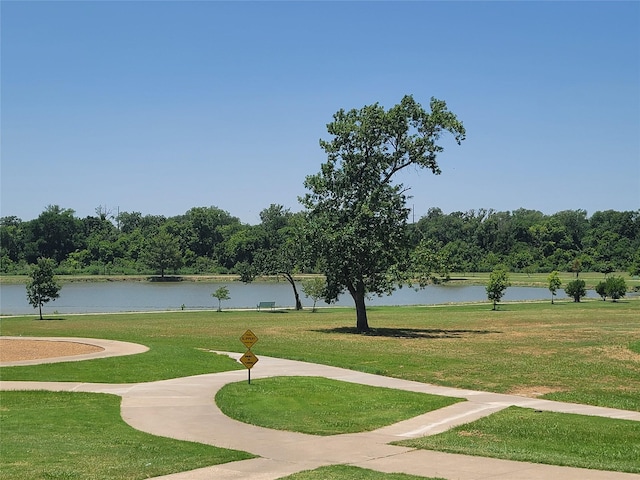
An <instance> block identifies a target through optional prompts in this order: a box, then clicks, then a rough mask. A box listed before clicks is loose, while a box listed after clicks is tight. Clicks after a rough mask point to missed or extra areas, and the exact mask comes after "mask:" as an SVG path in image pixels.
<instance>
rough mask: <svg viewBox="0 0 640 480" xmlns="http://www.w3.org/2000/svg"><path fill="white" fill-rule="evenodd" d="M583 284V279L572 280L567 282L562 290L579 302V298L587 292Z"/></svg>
mask: <svg viewBox="0 0 640 480" xmlns="http://www.w3.org/2000/svg"><path fill="white" fill-rule="evenodd" d="M585 285H586V284H585V283H584V280H580V279H577V280H573V281H572V282H569V283H567V286H566V287H565V289H564V291H565V293H566V294H567V295H569V296H570V297H571V298H573V301H574V302H579V301H580V299H581V298H582V297H584V296H585V295H586V294H587V288H586V286H585Z"/></svg>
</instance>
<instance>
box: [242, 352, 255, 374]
mask: <svg viewBox="0 0 640 480" xmlns="http://www.w3.org/2000/svg"><path fill="white" fill-rule="evenodd" d="M240 362H241V363H242V364H243V365H244V366H245V367H247V368H248V369H249V370H251V367H253V366H254V365H255V364H256V363H258V357H256V356H255V355H254V354H253V352H252V351H251V350H249V351H248V352H246V353H245V354H244V355H242V356H241V357H240Z"/></svg>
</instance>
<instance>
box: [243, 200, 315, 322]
mask: <svg viewBox="0 0 640 480" xmlns="http://www.w3.org/2000/svg"><path fill="white" fill-rule="evenodd" d="M260 219H261V220H262V222H261V224H260V227H261V228H262V229H263V231H264V234H265V237H266V245H265V248H264V249H262V250H261V251H259V252H258V253H257V254H256V256H255V263H254V265H255V266H256V268H257V270H258V272H259V273H260V274H261V275H279V276H281V277H283V278H284V279H285V280H286V281H287V282H289V285H291V289H292V290H293V296H294V300H295V305H296V310H302V301H301V300H300V294H299V293H298V289H297V286H296V282H295V279H294V275H295V274H296V273H300V272H302V271H305V268H306V267H308V263H309V259H308V249H307V248H306V243H305V241H304V240H305V238H304V228H303V225H304V221H305V217H304V215H303V214H292V213H291V212H290V211H289V210H288V209H286V208H284V207H283V206H282V205H277V204H271V205H270V206H269V208H266V209H264V210H262V211H261V212H260Z"/></svg>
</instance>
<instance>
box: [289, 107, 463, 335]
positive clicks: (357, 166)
mask: <svg viewBox="0 0 640 480" xmlns="http://www.w3.org/2000/svg"><path fill="white" fill-rule="evenodd" d="M430 107H431V111H430V112H427V111H425V110H424V109H423V107H422V106H421V105H420V104H419V103H418V102H416V101H415V100H414V99H413V97H412V96H410V95H407V96H405V97H403V98H402V100H401V102H400V103H399V104H398V105H395V106H393V107H391V108H390V109H389V110H385V108H384V107H382V106H381V105H379V104H377V103H376V104H373V105H368V106H365V107H363V108H361V109H352V110H349V111H345V110H342V109H341V110H339V111H338V112H337V113H335V114H334V116H333V121H332V122H331V123H329V124H328V125H327V130H328V132H329V134H330V135H331V136H332V138H331V140H329V141H324V140H321V141H320V146H321V147H322V149H323V150H324V151H325V152H326V154H327V162H326V163H323V164H322V166H321V170H320V172H319V173H318V174H316V175H310V176H308V177H307V178H306V180H305V187H306V188H307V189H308V190H310V193H307V194H306V195H305V196H304V197H303V198H301V199H300V200H301V202H302V204H303V205H304V206H305V207H306V208H307V209H308V220H309V221H308V223H307V231H308V238H309V243H310V245H312V250H313V251H314V253H315V256H316V259H317V261H318V265H320V267H321V268H322V270H323V273H324V274H325V277H326V279H327V291H326V300H328V301H332V300H335V299H337V298H338V297H339V296H340V295H341V294H342V293H344V292H345V291H348V292H349V294H350V295H351V297H352V299H353V301H354V304H355V307H356V308H355V310H356V329H357V330H358V331H359V332H366V331H368V330H369V323H368V319H367V310H366V303H365V299H366V297H367V295H370V294H375V295H384V294H389V293H390V292H392V291H393V290H394V289H395V288H396V286H397V282H396V281H395V279H393V278H392V277H390V275H389V271H390V269H392V268H393V267H395V266H396V265H397V264H398V263H399V262H401V261H402V260H403V259H405V258H406V256H407V253H408V248H409V238H408V229H407V218H408V216H409V213H410V209H409V208H407V205H406V196H405V192H406V190H407V189H406V188H405V187H404V185H402V184H399V183H396V182H395V179H396V173H398V172H400V171H401V170H403V169H405V168H406V167H414V168H416V169H420V168H426V169H429V170H431V171H432V172H433V173H435V174H439V173H440V168H439V166H438V163H437V162H436V157H437V155H438V154H439V153H441V152H442V151H443V147H442V146H441V145H439V143H438V142H439V140H440V139H441V137H442V136H443V134H444V133H446V132H449V133H451V134H452V135H453V138H454V140H455V141H456V142H457V143H460V142H461V141H462V140H463V139H464V137H465V130H464V127H463V125H462V123H461V122H460V121H459V120H458V118H457V117H456V116H455V115H454V114H453V113H452V112H450V111H448V109H447V106H446V103H445V102H444V101H442V100H437V99H435V98H432V99H431V103H430Z"/></svg>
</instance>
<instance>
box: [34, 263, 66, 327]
mask: <svg viewBox="0 0 640 480" xmlns="http://www.w3.org/2000/svg"><path fill="white" fill-rule="evenodd" d="M53 267H54V262H53V260H51V259H50V258H39V259H38V264H37V265H36V266H34V267H33V269H32V270H31V273H30V274H29V276H30V278H31V279H30V280H29V281H28V282H27V299H28V300H29V303H30V304H31V305H32V306H33V308H36V307H37V308H38V310H39V313H40V320H42V305H44V304H45V303H47V302H48V301H50V300H55V299H56V298H58V297H59V296H60V293H59V292H60V289H61V288H62V287H61V286H60V284H59V283H58V282H57V280H56V278H55V276H54V275H53Z"/></svg>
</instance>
